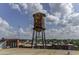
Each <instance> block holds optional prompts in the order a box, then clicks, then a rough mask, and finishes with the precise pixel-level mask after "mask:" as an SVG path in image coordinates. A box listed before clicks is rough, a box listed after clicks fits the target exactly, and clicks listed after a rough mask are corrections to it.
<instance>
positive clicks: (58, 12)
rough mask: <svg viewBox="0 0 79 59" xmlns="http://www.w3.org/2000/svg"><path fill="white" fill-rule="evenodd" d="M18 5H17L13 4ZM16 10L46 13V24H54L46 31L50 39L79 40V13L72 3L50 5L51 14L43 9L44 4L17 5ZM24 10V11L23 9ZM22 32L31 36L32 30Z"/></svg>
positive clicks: (26, 12)
mask: <svg viewBox="0 0 79 59" xmlns="http://www.w3.org/2000/svg"><path fill="white" fill-rule="evenodd" d="M13 5H16V4H13ZM17 5H18V7H17V6H15V8H14V9H17V10H21V12H24V13H25V14H28V13H29V14H32V13H34V12H38V11H40V12H44V13H46V16H47V17H46V21H47V22H46V23H48V24H51V25H52V24H54V25H56V27H55V28H54V25H52V27H51V28H50V29H47V30H46V34H47V37H49V38H65V39H67V38H79V36H78V34H79V31H78V30H79V13H78V12H75V11H74V8H73V7H74V6H73V4H71V3H51V4H50V3H49V7H50V13H49V12H47V10H45V9H44V8H43V5H42V4H29V3H27V4H17ZM21 8H22V9H21ZM20 32H22V33H26V35H28V36H31V34H32V30H30V28H28V29H27V30H23V29H22V28H21V29H20Z"/></svg>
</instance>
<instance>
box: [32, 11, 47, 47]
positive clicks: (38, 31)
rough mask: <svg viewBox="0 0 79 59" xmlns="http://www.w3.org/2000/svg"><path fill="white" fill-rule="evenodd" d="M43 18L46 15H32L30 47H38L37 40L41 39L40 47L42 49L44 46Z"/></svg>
mask: <svg viewBox="0 0 79 59" xmlns="http://www.w3.org/2000/svg"><path fill="white" fill-rule="evenodd" d="M45 17H46V15H45V14H44V13H41V12H37V13H35V14H33V18H34V28H33V34H32V35H33V36H32V47H34V48H35V47H37V46H38V38H39V37H41V45H42V47H43V48H44V47H45V46H46V40H45Z"/></svg>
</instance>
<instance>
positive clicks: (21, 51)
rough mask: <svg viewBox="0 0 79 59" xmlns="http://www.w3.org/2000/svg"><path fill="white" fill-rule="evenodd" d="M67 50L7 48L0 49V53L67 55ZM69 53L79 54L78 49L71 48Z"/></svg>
mask: <svg viewBox="0 0 79 59" xmlns="http://www.w3.org/2000/svg"><path fill="white" fill-rule="evenodd" d="M67 52H68V50H54V49H33V48H9V49H0V55H67ZM70 55H79V51H75V50H71V51H70Z"/></svg>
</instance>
